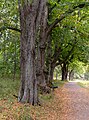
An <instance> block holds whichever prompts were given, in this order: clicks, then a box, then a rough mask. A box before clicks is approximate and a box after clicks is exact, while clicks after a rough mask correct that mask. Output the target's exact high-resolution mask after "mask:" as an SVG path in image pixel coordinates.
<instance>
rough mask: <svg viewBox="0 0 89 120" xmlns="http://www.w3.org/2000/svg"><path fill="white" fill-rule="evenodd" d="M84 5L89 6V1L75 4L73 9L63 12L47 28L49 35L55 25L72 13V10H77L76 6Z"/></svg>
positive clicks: (81, 6)
mask: <svg viewBox="0 0 89 120" xmlns="http://www.w3.org/2000/svg"><path fill="white" fill-rule="evenodd" d="M84 6H89V2H84V3H80V4H79V5H76V6H74V7H73V8H72V9H69V10H68V11H66V12H65V13H64V14H62V15H61V16H60V17H59V18H57V19H56V20H55V21H54V22H53V23H52V24H51V25H50V26H49V27H48V30H47V35H49V33H50V32H51V31H52V29H53V28H55V26H56V25H57V24H58V23H59V22H61V21H62V20H63V19H64V18H66V17H67V16H68V15H69V14H71V13H72V12H74V11H75V9H76V8H83V7H84Z"/></svg>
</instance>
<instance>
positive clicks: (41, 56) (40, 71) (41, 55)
mask: <svg viewBox="0 0 89 120" xmlns="http://www.w3.org/2000/svg"><path fill="white" fill-rule="evenodd" d="M46 28H47V6H46V2H45V3H44V5H43V9H42V13H41V23H40V35H39V41H38V47H37V70H36V71H37V79H38V84H39V85H40V86H43V87H46V80H45V72H44V71H45V48H46V38H47V36H46Z"/></svg>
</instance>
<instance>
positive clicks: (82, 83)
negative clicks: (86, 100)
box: [78, 81, 89, 89]
mask: <svg viewBox="0 0 89 120" xmlns="http://www.w3.org/2000/svg"><path fill="white" fill-rule="evenodd" d="M78 84H79V85H80V86H81V87H84V88H88V89H89V81H80V82H78Z"/></svg>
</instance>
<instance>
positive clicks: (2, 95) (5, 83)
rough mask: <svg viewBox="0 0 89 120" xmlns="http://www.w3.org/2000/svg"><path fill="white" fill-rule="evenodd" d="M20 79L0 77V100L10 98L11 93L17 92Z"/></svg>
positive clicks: (15, 93) (11, 96)
mask: <svg viewBox="0 0 89 120" xmlns="http://www.w3.org/2000/svg"><path fill="white" fill-rule="evenodd" d="M19 83H20V80H18V79H16V80H14V81H13V80H12V79H9V78H1V79H0V100H1V99H9V100H10V98H11V99H12V98H13V95H17V94H18V90H19Z"/></svg>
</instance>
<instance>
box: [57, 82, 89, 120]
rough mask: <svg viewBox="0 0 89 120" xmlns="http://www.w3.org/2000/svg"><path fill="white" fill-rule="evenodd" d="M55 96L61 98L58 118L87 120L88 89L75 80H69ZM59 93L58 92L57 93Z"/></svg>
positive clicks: (63, 119) (88, 115)
mask: <svg viewBox="0 0 89 120" xmlns="http://www.w3.org/2000/svg"><path fill="white" fill-rule="evenodd" d="M59 91H60V90H59V89H58V90H56V96H57V97H58V98H59V101H60V100H61V103H62V104H61V110H60V112H59V113H60V115H59V116H60V118H59V120H89V91H88V90H87V89H84V88H81V87H80V86H78V85H77V83H76V82H69V83H67V84H65V85H64V87H63V88H62V89H61V91H60V92H61V93H60V92H59ZM58 93H60V94H58Z"/></svg>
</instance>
